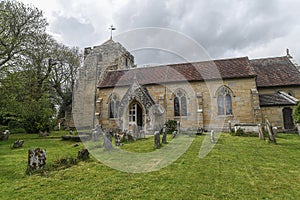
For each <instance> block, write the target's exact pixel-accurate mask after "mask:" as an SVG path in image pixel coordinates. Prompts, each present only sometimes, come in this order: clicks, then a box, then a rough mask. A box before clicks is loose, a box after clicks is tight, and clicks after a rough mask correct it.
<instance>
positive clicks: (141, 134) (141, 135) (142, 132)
mask: <svg viewBox="0 0 300 200" xmlns="http://www.w3.org/2000/svg"><path fill="white" fill-rule="evenodd" d="M145 137H146V134H145V131H143V130H141V131H140V138H145Z"/></svg>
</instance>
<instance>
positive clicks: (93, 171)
mask: <svg viewBox="0 0 300 200" xmlns="http://www.w3.org/2000/svg"><path fill="white" fill-rule="evenodd" d="M62 134H63V133H55V134H54V136H51V137H50V139H45V138H42V139H41V138H40V137H39V136H38V135H30V134H23V135H11V137H10V138H9V140H8V141H1V142H0V199H297V198H299V197H300V184H299V181H300V168H299V164H300V156H299V153H300V139H299V136H298V135H296V134H294V135H291V134H286V135H285V134H280V135H279V136H278V138H277V142H278V144H277V145H274V144H270V143H268V142H265V141H261V140H259V139H258V138H255V137H234V136H230V135H229V134H222V135H221V137H220V139H219V141H218V143H217V144H216V145H215V147H214V148H213V150H212V151H211V152H210V153H209V154H208V155H207V156H206V157H204V158H203V159H199V158H198V154H199V150H200V147H201V144H202V141H203V139H204V136H198V137H196V139H195V140H194V142H193V144H192V145H191V146H190V148H189V149H188V151H186V153H185V154H184V155H182V156H181V157H180V158H179V159H178V160H177V161H176V162H174V163H173V164H171V165H169V166H167V167H165V168H163V169H161V170H159V171H154V172H150V173H139V174H131V173H125V172H120V171H117V170H114V169H111V168H109V167H107V166H105V165H104V164H102V163H100V162H98V161H96V160H94V159H91V160H90V161H88V162H79V163H78V164H77V165H74V166H72V167H70V168H66V169H63V170H59V171H51V172H49V173H48V175H47V176H40V175H31V176H28V175H25V170H26V165H27V150H28V149H29V148H34V147H41V148H45V149H46V150H47V164H51V163H53V162H54V161H55V160H57V159H59V158H61V157H68V156H73V157H74V156H76V155H77V152H78V150H80V149H81V148H82V147H83V145H82V144H80V146H79V147H73V144H74V143H72V142H66V141H61V140H60V139H59V137H60V136H61V135H62ZM52 135H53V134H52ZM16 139H23V140H24V141H25V143H24V147H23V148H21V149H11V148H10V147H11V145H12V143H13V141H14V140H16ZM168 140H169V139H168ZM122 148H123V149H126V150H128V151H135V152H149V151H154V149H153V138H149V139H144V140H140V141H138V142H134V143H127V144H125V145H124V146H123V147H122Z"/></svg>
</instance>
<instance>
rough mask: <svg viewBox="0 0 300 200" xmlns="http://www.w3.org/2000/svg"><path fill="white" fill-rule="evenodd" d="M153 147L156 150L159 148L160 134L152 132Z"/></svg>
mask: <svg viewBox="0 0 300 200" xmlns="http://www.w3.org/2000/svg"><path fill="white" fill-rule="evenodd" d="M154 146H155V148H156V149H158V148H159V147H160V134H159V131H155V132H154Z"/></svg>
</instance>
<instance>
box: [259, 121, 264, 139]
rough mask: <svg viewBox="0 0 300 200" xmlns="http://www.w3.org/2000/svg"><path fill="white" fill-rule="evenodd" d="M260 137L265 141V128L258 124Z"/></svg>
mask: <svg viewBox="0 0 300 200" xmlns="http://www.w3.org/2000/svg"><path fill="white" fill-rule="evenodd" d="M258 137H259V139H261V140H265V136H264V132H263V127H262V125H261V124H258Z"/></svg>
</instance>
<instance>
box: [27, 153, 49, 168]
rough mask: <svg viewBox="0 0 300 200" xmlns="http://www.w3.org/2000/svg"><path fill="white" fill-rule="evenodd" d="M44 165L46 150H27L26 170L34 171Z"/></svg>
mask: <svg viewBox="0 0 300 200" xmlns="http://www.w3.org/2000/svg"><path fill="white" fill-rule="evenodd" d="M45 164H46V150H43V149H40V148H35V149H29V150H28V168H29V169H30V170H36V169H40V168H42V167H43V166H44V165H45Z"/></svg>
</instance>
